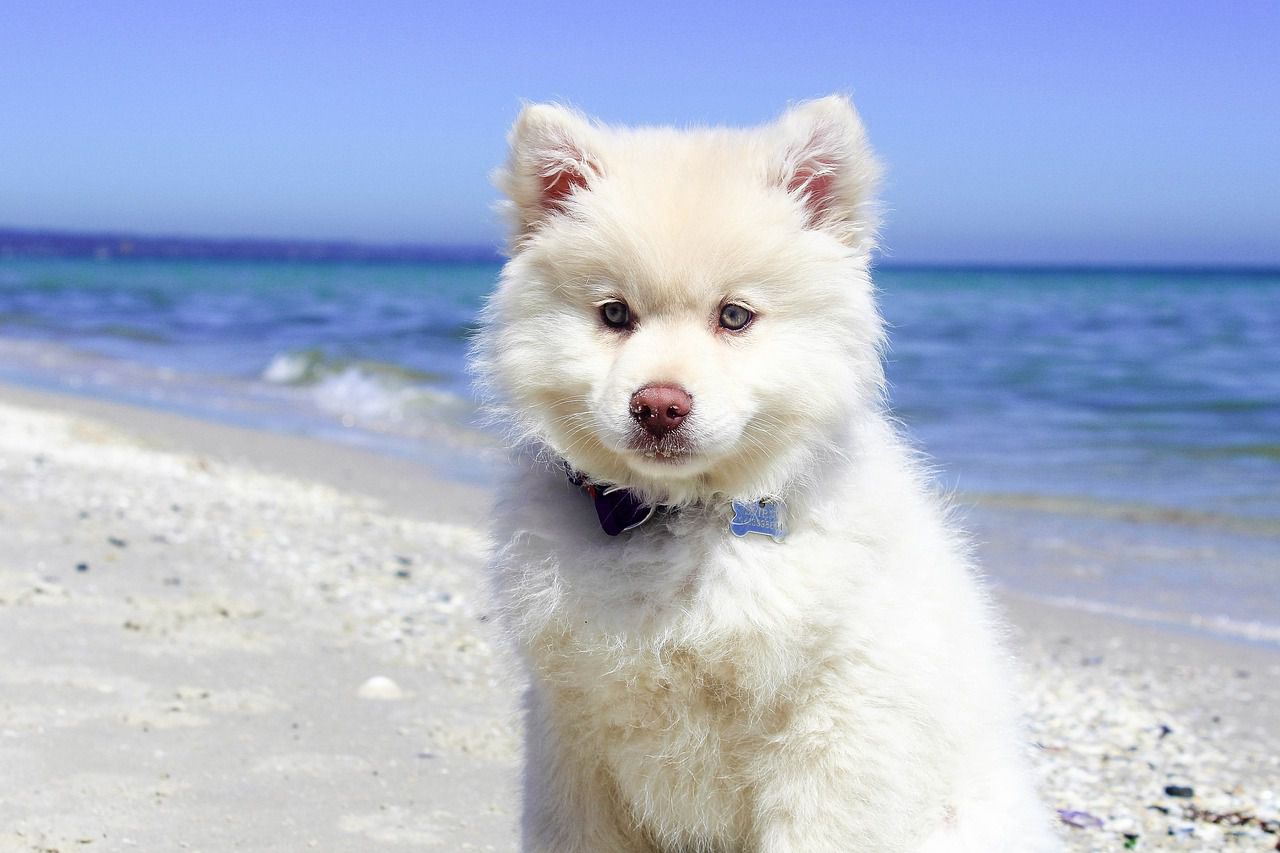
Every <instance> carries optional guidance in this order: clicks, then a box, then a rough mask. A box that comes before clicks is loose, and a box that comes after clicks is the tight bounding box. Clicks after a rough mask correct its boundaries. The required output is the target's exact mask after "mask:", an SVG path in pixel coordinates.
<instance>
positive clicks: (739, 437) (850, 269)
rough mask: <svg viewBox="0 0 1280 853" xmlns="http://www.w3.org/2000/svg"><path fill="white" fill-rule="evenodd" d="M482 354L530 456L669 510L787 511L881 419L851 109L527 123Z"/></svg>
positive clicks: (868, 197) (810, 107)
mask: <svg viewBox="0 0 1280 853" xmlns="http://www.w3.org/2000/svg"><path fill="white" fill-rule="evenodd" d="M510 142H511V154H510V160H509V162H508V164H507V166H506V168H505V169H504V170H502V171H501V172H499V174H498V178H497V180H498V183H499V185H500V186H501V188H502V189H503V190H505V192H506V193H507V195H508V197H509V199H510V201H509V203H508V208H509V212H510V214H511V217H512V219H513V224H514V230H515V234H514V237H513V239H512V245H511V249H512V252H511V260H510V262H509V263H508V264H507V265H506V267H505V269H504V270H503V274H502V280H501V283H500V285H499V288H498V290H497V292H496V293H495V295H494V296H493V298H492V300H491V301H490V303H489V306H488V309H487V311H486V316H485V323H484V330H483V332H482V334H481V336H480V339H479V343H478V346H477V366H478V372H479V375H480V379H481V382H482V384H483V386H484V387H485V388H486V390H487V391H488V392H489V396H490V397H491V399H492V400H493V401H495V405H496V406H497V408H498V410H499V411H500V412H501V413H502V414H503V415H504V416H505V417H506V419H507V420H508V422H509V423H510V424H511V425H513V426H514V427H515V428H516V429H517V430H518V432H519V437H520V438H521V439H522V440H525V441H529V440H532V441H533V442H535V443H537V444H539V445H542V446H545V447H546V448H548V449H550V451H552V452H553V453H554V454H555V455H557V456H559V457H561V458H563V459H565V460H566V461H568V463H569V464H570V465H571V466H572V467H573V468H575V469H576V470H578V471H581V472H584V473H585V474H587V475H588V476H589V477H591V478H592V479H595V480H597V481H601V482H611V483H620V484H623V485H626V486H628V487H631V488H634V489H637V490H640V491H642V492H644V493H645V494H647V495H649V496H651V497H653V498H655V499H660V500H664V501H668V502H682V501H690V500H694V499H697V498H700V497H709V496H711V495H712V494H720V495H728V496H731V497H742V498H747V497H756V496H760V495H764V494H779V493H781V492H784V491H785V490H786V489H787V487H788V486H789V485H790V484H791V481H792V480H794V478H795V477H797V476H804V472H805V471H807V470H809V466H811V465H812V464H813V462H814V461H815V460H816V459H818V458H820V456H821V455H822V454H823V453H824V452H826V451H829V450H830V449H831V447H832V446H833V441H834V439H835V438H836V436H837V434H838V433H839V432H841V431H842V430H843V429H844V427H845V425H846V424H847V423H848V421H849V419H850V418H852V417H854V416H856V415H857V413H858V412H859V411H860V410H861V411H865V410H866V409H867V407H870V406H874V405H877V404H878V398H879V390H880V387H881V385H882V382H883V374H882V370H881V366H880V358H879V344H880V341H881V337H882V331H881V329H882V327H881V322H880V319H879V316H878V314H877V312H876V309H875V305H874V299H873V293H872V288H871V284H870V281H869V279H868V275H867V266H868V259H869V254H870V252H871V250H872V243H873V239H874V231H875V228H876V225H877V220H876V216H875V211H874V201H873V198H872V195H873V190H874V186H875V183H876V178H877V174H878V167H877V164H876V162H875V159H874V157H873V155H872V153H871V151H870V149H869V147H868V145H867V143H866V139H865V136H864V133H863V129H862V125H861V123H860V121H859V119H858V116H857V114H856V112H855V111H854V109H853V107H852V105H851V104H850V103H849V101H848V100H847V99H845V98H841V97H830V98H825V99H822V100H819V101H812V102H809V103H805V104H801V105H799V106H797V107H795V108H793V109H791V110H789V111H788V112H787V113H786V114H785V115H783V116H782V117H781V118H780V119H779V120H778V121H776V122H775V123H773V124H770V125H766V126H764V127H761V128H757V129H754V130H746V131H739V130H723V129H708V130H692V131H676V130H671V129H665V128H642V129H634V130H633V129H620V128H610V127H605V126H602V125H599V124H593V123H591V122H589V121H588V120H586V119H584V118H583V117H582V116H580V115H579V114H577V113H575V112H572V111H570V110H567V109H564V108H562V107H559V106H551V105H535V106H529V107H527V108H525V110H524V111H523V112H522V113H521V115H520V117H519V119H518V120H517V121H516V124H515V127H514V128H513V129H512V131H511V137H510Z"/></svg>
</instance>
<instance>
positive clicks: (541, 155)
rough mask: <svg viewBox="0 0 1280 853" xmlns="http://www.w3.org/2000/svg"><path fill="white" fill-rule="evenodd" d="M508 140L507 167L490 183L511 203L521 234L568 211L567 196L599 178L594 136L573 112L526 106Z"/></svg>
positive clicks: (593, 130)
mask: <svg viewBox="0 0 1280 853" xmlns="http://www.w3.org/2000/svg"><path fill="white" fill-rule="evenodd" d="M508 141H509V142H510V144H511V153H510V156H509V158H508V160H507V166H506V168H505V169H501V170H499V171H498V172H497V173H496V174H495V175H494V181H495V183H497V185H498V186H499V188H501V189H502V190H503V191H505V192H506V194H507V196H508V197H509V198H510V199H511V201H512V202H513V203H514V207H515V214H516V216H515V218H516V228H517V231H518V232H519V235H521V236H523V235H524V234H527V233H528V232H530V231H532V230H533V229H535V228H536V227H537V226H538V225H540V224H541V223H542V222H543V221H545V220H546V219H547V218H548V217H550V216H555V215H557V214H561V213H564V212H565V211H566V210H568V208H569V207H570V203H571V202H572V200H573V197H574V196H575V195H576V194H578V193H582V192H586V191H587V190H588V189H590V185H591V182H592V181H593V180H595V179H596V178H597V177H599V174H600V155H599V134H598V133H597V130H596V128H595V127H594V126H593V125H592V124H591V123H590V122H589V121H588V120H587V119H586V118H585V117H584V116H583V115H582V114H581V113H579V112H577V111H576V110H572V109H569V108H568V107H563V106H560V105H559V104H529V105H527V106H525V108H524V109H523V110H521V111H520V116H519V117H518V118H517V119H516V123H515V125H514V126H513V127H512V128H511V134H510V136H509V138H508Z"/></svg>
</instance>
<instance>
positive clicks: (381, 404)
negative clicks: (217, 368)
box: [261, 350, 472, 432]
mask: <svg viewBox="0 0 1280 853" xmlns="http://www.w3.org/2000/svg"><path fill="white" fill-rule="evenodd" d="M261 378H262V380H263V381H265V382H267V383H270V384H272V385H283V386H289V387H294V388H299V389H304V390H305V391H306V393H307V395H308V397H309V398H310V399H311V400H312V401H313V402H314V403H315V404H316V405H317V406H318V407H319V408H321V409H322V410H324V411H326V412H328V413H330V414H333V415H337V416H338V417H339V418H340V419H341V420H342V422H343V423H344V424H345V425H347V426H353V425H357V424H359V425H361V426H389V425H391V426H397V427H412V425H413V424H415V423H417V424H425V423H426V422H428V421H441V420H447V421H451V422H462V421H464V420H466V418H467V417H468V416H469V414H470V412H471V408H472V407H471V404H470V402H469V401H468V400H467V399H466V398H464V397H462V396H461V395H459V394H454V393H452V392H450V391H446V390H444V389H442V388H439V387H433V385H432V383H436V382H440V381H442V380H443V379H444V378H445V377H443V376H442V375H440V374H436V373H432V372H430V371H425V370H416V369H414V368H411V367H406V366H404V365H399V364H391V363H388V362H380V361H373V360H368V359H351V358H344V357H341V356H331V355H328V354H326V353H324V352H321V351H319V350H303V351H300V352H288V353H280V354H278V355H276V356H275V357H273V358H272V359H271V362H270V363H269V364H268V365H267V367H266V368H265V369H264V370H263V371H262V374H261ZM408 431H410V432H412V431H414V430H412V429H409V430H408Z"/></svg>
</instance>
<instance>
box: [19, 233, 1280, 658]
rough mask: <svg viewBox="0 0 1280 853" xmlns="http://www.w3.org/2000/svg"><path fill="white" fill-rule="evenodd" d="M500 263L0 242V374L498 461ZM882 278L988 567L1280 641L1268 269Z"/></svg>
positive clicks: (452, 465) (1276, 335)
mask: <svg viewBox="0 0 1280 853" xmlns="http://www.w3.org/2000/svg"><path fill="white" fill-rule="evenodd" d="M498 271H499V264H498V263H497V262H489V261H474V260H472V261H465V262H463V261H451V262H445V261H440V262H382V261H378V262H336V261H334V262H306V261H297V260H293V261H258V260H154V259H121V258H109V259H93V258H22V257H9V258H5V257H0V380H2V381H6V382H10V383H16V384H21V385H25V386H30V387H36V388H42V389H46V390H60V391H67V392H71V393H76V394H80V395H87V396H93V397H99V398H103V399H109V400H114V401H119V402H125V403H131V404H137V405H142V406H149V407H153V408H158V409H163V410H167V411H173V412H179V413H183V414H188V415H194V416H197V417H201V418H206V419H211V420H216V421H220V422H226V423H234V424H239V425H245V426H252V427H256V428H262V429H268V430H275V431H281V432H288V433H296V434H305V435H312V436H317V437H321V438H326V439H331V440H335V441H342V442H346V443H351V444H358V445H361V446H365V447H368V448H371V449H373V450H376V451H378V452H382V453H387V454H392V455H396V456H403V457H407V458H412V459H415V460H417V461H420V462H422V463H424V464H427V465H430V466H432V467H433V468H435V469H436V470H437V471H438V472H439V473H440V474H441V475H442V476H447V477H452V478H455V479H460V480H469V481H473V482H481V483H483V482H491V481H492V477H493V476H494V471H495V466H496V465H498V464H500V462H499V461H498V460H500V458H501V453H500V452H499V450H498V448H497V444H498V442H497V439H496V438H495V437H494V436H492V435H490V434H488V433H487V432H486V431H485V429H484V427H483V426H482V425H481V420H480V418H479V417H478V413H477V408H476V404H475V400H474V397H473V394H472V391H471V387H470V381H469V378H468V375H467V373H466V368H465V363H466V352H467V346H468V341H469V339H470V337H471V335H472V333H473V332H474V330H475V324H476V315H477V312H478V310H479V309H480V307H481V305H482V303H483V300H484V298H485V294H486V293H487V292H488V291H489V290H490V289H491V288H492V286H493V284H494V282H495V280H496V278H497V275H498ZM875 280H876V282H877V287H878V289H879V299H880V304H881V308H882V310H883V313H884V315H885V317H886V319H887V321H888V323H889V325H890V337H891V341H892V343H891V346H890V349H889V351H888V353H887V359H888V360H887V370H888V376H889V380H890V383H891V391H890V394H891V399H892V403H893V410H894V414H895V416H896V417H897V419H898V420H899V421H900V422H901V424H902V425H903V428H904V430H905V432H906V433H907V434H909V435H910V436H911V437H912V440H913V441H914V442H915V444H916V445H917V446H918V447H919V448H920V449H921V450H922V451H923V452H924V453H925V454H926V455H927V457H928V458H929V459H930V460H931V462H932V466H933V471H934V476H935V478H936V480H937V483H938V486H939V488H941V489H942V490H944V491H946V492H947V493H949V494H950V495H951V499H952V500H953V502H954V503H955V505H956V506H957V507H958V514H959V517H960V518H961V520H962V521H963V522H964V523H966V524H968V525H969V527H970V528H971V529H972V530H973V532H974V535H975V537H976V539H977V542H978V551H979V555H980V557H982V561H983V563H984V564H985V565H986V566H987V571H988V572H989V574H990V576H991V578H992V580H993V582H995V583H996V584H997V585H999V586H1006V587H1008V588H1010V589H1011V590H1013V591H1015V592H1018V593H1021V594H1026V595H1030V596H1034V597H1039V598H1042V599H1045V600H1050V601H1054V602H1055V603H1059V604H1064V605H1066V606H1074V607H1079V608H1082V609H1088V610H1095V611H1102V612H1110V613H1115V614H1118V615H1121V616H1125V617H1127V618H1132V619H1137V620H1142V621H1154V622H1160V623H1163V624H1165V625H1169V626H1174V627H1178V628H1180V629H1185V630H1191V631H1198V632H1210V633H1214V634H1217V635H1221V636H1225V637H1231V638H1234V639H1239V640H1242V641H1246V642H1259V643H1267V644H1277V645H1280V271H1274V272H1260V271H1239V270H1154V269H1153V270H1143V269H1122V270H1121V269H1117V270H1105V269H1088V270H1071V269H946V268H893V267H888V268H882V269H878V270H877V271H876V274H875ZM832 393H839V389H832Z"/></svg>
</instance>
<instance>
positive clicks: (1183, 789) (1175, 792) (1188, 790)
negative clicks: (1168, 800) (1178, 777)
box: [1164, 785, 1196, 797]
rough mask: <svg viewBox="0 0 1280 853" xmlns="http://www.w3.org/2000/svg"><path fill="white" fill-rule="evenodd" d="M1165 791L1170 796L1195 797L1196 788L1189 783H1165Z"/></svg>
mask: <svg viewBox="0 0 1280 853" xmlns="http://www.w3.org/2000/svg"><path fill="white" fill-rule="evenodd" d="M1164 792H1165V794H1166V795H1168V796H1170V797H1194V796H1195V795H1196V792H1195V789H1194V788H1192V787H1190V786H1189V785H1165V787H1164Z"/></svg>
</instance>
